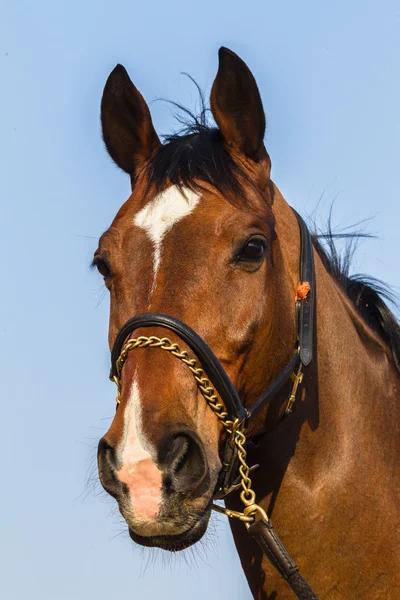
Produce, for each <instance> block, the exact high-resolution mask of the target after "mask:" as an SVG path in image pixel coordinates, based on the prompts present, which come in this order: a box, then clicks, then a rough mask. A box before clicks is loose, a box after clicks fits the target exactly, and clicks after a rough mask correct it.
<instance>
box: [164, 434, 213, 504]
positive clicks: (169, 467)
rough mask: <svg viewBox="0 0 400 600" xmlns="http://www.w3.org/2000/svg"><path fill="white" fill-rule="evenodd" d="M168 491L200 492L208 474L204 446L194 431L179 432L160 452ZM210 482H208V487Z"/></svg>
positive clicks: (165, 443) (168, 440)
mask: <svg viewBox="0 0 400 600" xmlns="http://www.w3.org/2000/svg"><path fill="white" fill-rule="evenodd" d="M160 454H161V455H164V456H160V459H161V462H162V464H163V471H164V483H165V487H166V489H167V490H168V491H174V492H181V493H183V492H185V493H188V492H192V493H196V495H197V494H198V493H199V487H200V486H201V485H202V484H203V483H204V480H205V479H206V476H207V474H208V465H207V460H206V457H205V451H204V446H203V444H202V442H201V440H200V439H199V438H198V436H197V435H196V434H194V433H193V432H190V433H189V432H186V431H185V432H178V433H176V434H175V435H173V436H171V437H169V438H168V439H167V440H166V441H165V442H164V444H163V451H162V452H161V453H160ZM207 485H208V484H206V487H207Z"/></svg>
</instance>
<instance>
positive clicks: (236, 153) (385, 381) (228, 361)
mask: <svg viewBox="0 0 400 600" xmlns="http://www.w3.org/2000/svg"><path fill="white" fill-rule="evenodd" d="M210 106H211V112H212V115H213V118H214V120H215V122H216V125H217V127H210V126H208V125H207V124H206V120H205V118H199V119H197V120H195V122H194V123H193V124H192V125H188V128H187V129H186V130H185V131H183V132H181V133H180V134H176V135H172V136H170V137H168V138H166V140H165V141H164V143H161V142H160V140H159V138H158V136H157V133H156V131H155V129H154V127H153V124H152V120H151V116H150V111H149V108H148V106H147V104H146V102H145V100H144V99H143V97H142V96H141V94H140V93H139V91H138V90H137V89H136V87H135V86H134V85H133V83H132V82H131V80H130V78H129V76H128V74H127V72H126V70H125V69H124V68H123V67H122V66H121V65H118V66H117V67H116V68H115V69H114V70H113V71H112V73H111V74H110V76H109V78H108V80H107V83H106V85H105V88H104V93H103V97H102V103H101V122H102V131H103V139H104V142H105V145H106V148H107V150H108V152H109V154H110V156H111V158H112V159H113V161H114V162H115V163H116V164H117V165H118V166H119V167H120V168H121V169H122V170H123V171H125V172H126V173H128V175H129V176H130V179H131V184H132V193H131V195H130V197H129V198H128V200H127V201H126V202H125V203H124V204H123V205H122V207H121V208H120V210H119V211H118V213H117V215H116V217H115V219H114V221H113V222H112V224H111V226H110V228H109V229H108V230H107V231H106V232H105V233H104V234H103V235H102V236H101V238H100V242H99V246H98V249H97V250H96V252H95V255H94V259H93V265H94V266H95V267H97V269H98V270H99V272H100V274H101V275H102V276H103V277H104V281H105V285H106V286H107V288H108V289H109V292H110V299H111V305H110V325H109V344H110V347H111V348H112V347H113V346H114V344H115V341H116V339H118V338H121V334H119V333H118V332H120V330H121V327H123V326H124V324H125V323H126V322H127V321H129V320H130V319H131V318H132V316H134V315H143V314H147V315H154V314H155V313H157V314H159V313H162V314H163V315H167V316H169V317H166V319H168V318H170V319H172V321H171V322H175V321H174V319H175V320H177V319H179V322H182V323H184V324H187V326H188V328H190V331H194V332H196V334H197V336H198V339H199V340H203V341H204V343H205V344H207V348H209V349H212V351H213V353H214V355H215V357H216V359H215V360H216V361H217V362H218V364H220V365H221V370H223V371H224V372H225V373H226V375H227V377H228V378H229V381H230V382H231V383H232V386H233V388H234V389H235V390H237V397H238V398H239V399H240V403H242V404H243V406H244V407H245V409H244V410H245V413H246V414H247V415H248V414H250V412H251V409H252V407H254V404H255V402H256V401H257V399H258V398H259V397H260V396H261V395H262V394H263V393H264V392H265V390H266V389H267V388H268V386H270V385H271V384H273V382H274V381H276V379H277V378H279V376H280V374H281V373H282V370H284V369H285V367H286V365H287V364H288V361H289V363H290V360H291V357H292V356H293V351H294V342H295V340H296V339H297V338H296V333H297V330H298V314H296V306H298V305H299V304H300V303H301V301H302V300H301V299H300V300H299V297H298V294H299V293H300V292H301V287H302V286H300V287H299V257H300V255H301V251H302V239H301V228H300V227H299V223H300V222H301V221H300V220H299V219H300V217H299V218H298V217H297V216H296V214H295V213H294V211H293V209H292V208H291V207H290V206H289V205H288V204H287V202H286V201H285V199H284V198H283V197H282V195H281V193H280V192H279V190H278V188H277V187H276V185H275V184H274V183H273V182H272V180H271V177H270V172H271V162H270V158H269V155H268V153H267V151H266V148H265V146H264V135H265V115H264V110H263V106H262V102H261V98H260V94H259V91H258V88H257V84H256V82H255V79H254V77H253V75H252V73H251V71H250V70H249V68H248V67H247V65H246V64H245V63H244V62H243V61H242V60H241V59H240V58H239V57H238V56H237V55H236V54H234V53H233V52H231V51H230V50H228V49H226V48H221V49H220V51H219V68H218V73H217V76H216V79H215V81H214V84H213V86H212V91H211V101H210ZM203 117H204V115H203ZM310 247H311V250H310V252H311V255H312V256H311V257H309V260H312V261H313V264H314V265H315V267H314V272H315V289H313V290H312V293H313V294H315V297H314V309H315V331H314V336H313V338H312V340H313V342H312V346H313V347H312V360H310V361H306V362H305V363H304V365H303V366H304V369H303V372H302V373H301V376H300V373H299V372H297V379H296V376H295V377H294V382H295V386H294V385H293V382H292V381H291V379H290V378H285V380H284V382H283V384H282V385H281V387H280V389H279V390H278V391H277V392H276V394H275V395H273V396H271V398H270V400H269V401H268V402H265V403H264V405H263V407H262V410H260V411H258V414H257V416H256V418H255V419H253V420H252V421H251V423H250V424H248V426H247V428H246V435H247V442H248V443H247V445H246V447H245V449H246V451H247V458H246V459H245V460H246V463H247V464H248V465H258V467H257V468H256V469H255V470H251V472H249V471H248V470H247V471H246V473H247V475H248V476H249V480H250V479H251V484H252V488H253V490H254V492H255V493H256V495H257V502H258V508H260V510H261V511H262V513H263V514H264V515H265V518H266V519H267V518H271V516H272V517H273V520H274V523H275V526H276V528H277V530H278V531H279V534H280V537H281V539H282V540H283V542H284V543H285V545H287V546H288V548H289V549H290V553H291V555H292V556H293V557H294V558H295V559H296V561H297V563H298V565H299V566H300V568H301V571H302V573H303V574H304V576H305V577H306V579H307V580H308V581H309V582H310V584H311V585H312V587H313V590H314V592H315V593H316V594H317V595H318V597H319V598H324V599H330V600H333V599H339V598H340V599H343V598H346V599H347V600H350V599H360V598H363V599H364V600H372V599H378V598H380V599H395V598H399V597H400V569H399V562H400V560H399V559H400V527H399V514H400V502H399V479H400V478H399V459H400V402H399V400H400V397H399V395H400V394H399V391H400V390H399V383H400V328H399V325H398V323H397V321H396V319H395V317H394V315H393V314H392V313H391V312H390V310H389V309H388V307H387V305H386V304H385V302H384V299H383V298H382V297H381V295H380V294H379V293H378V290H377V289H376V288H375V287H374V285H373V284H372V283H371V282H370V281H369V280H366V281H364V280H362V279H360V278H354V277H353V278H352V277H350V276H349V275H348V273H346V272H345V271H343V270H341V268H340V261H338V257H337V256H336V255H335V253H334V252H333V254H332V253H329V252H327V251H326V249H324V247H323V246H322V245H321V244H320V243H319V241H318V239H317V238H314V239H313V244H312V246H310ZM302 284H307V282H304V281H303V282H302ZM303 287H304V285H303ZM309 288H310V286H308V288H307V289H306V291H305V294H304V297H307V295H308V294H309V292H310V289H309ZM295 295H296V301H295ZM314 309H313V310H314ZM164 320H165V319H164ZM135 323H136V325H135V331H134V336H135V337H134V338H132V335H133V332H132V331H131V330H130V331H129V332H128V333H129V335H128V334H127V333H126V331H127V330H125V333H124V334H123V338H124V339H123V340H122V342H125V338H127V339H128V341H129V342H130V343H131V344H132V343H133V344H136V345H135V348H140V349H136V350H135V352H125V356H124V360H123V363H122V364H123V365H124V366H123V371H121V369H122V366H121V364H120V371H119V374H120V376H121V377H120V378H116V381H117V383H118V384H119V392H118V410H117V411H116V414H115V417H114V419H113V421H112V424H111V426H110V428H109V430H108V431H107V433H106V434H105V435H104V437H103V438H102V439H101V440H100V442H99V447H98V468H99V476H100V480H101V483H102V485H103V486H104V488H105V490H106V491H107V492H108V493H109V494H111V495H112V496H113V497H114V498H115V499H116V501H117V503H118V506H119V509H120V512H121V514H122V515H123V517H124V519H125V520H126V523H127V525H128V528H129V534H130V536H131V538H132V540H133V541H134V542H135V543H137V544H142V545H144V546H157V547H159V548H163V549H165V550H168V551H172V552H175V551H178V550H181V549H184V548H187V547H188V546H190V545H191V544H194V543H196V542H197V541H198V540H199V539H200V538H201V537H202V536H203V534H204V533H205V531H206V528H207V524H208V521H209V518H210V513H211V509H212V504H213V499H214V496H215V495H216V491H217V490H218V489H219V488H220V481H221V473H222V472H223V470H224V469H225V468H226V459H225V450H226V447H227V445H226V443H227V438H228V437H229V436H228V433H227V431H228V432H229V427H231V429H232V428H235V427H236V425H234V424H232V423H233V422H230V425H229V427H228V426H226V422H225V423H224V419H225V421H226V420H227V416H226V415H227V412H224V406H223V404H224V403H223V398H222V400H221V398H220V399H219V404H218V399H215V398H216V397H214V396H213V397H214V400H215V402H216V403H217V404H216V406H219V409H218V410H219V411H220V414H219V416H220V417H221V414H224V415H225V417H222V418H217V416H218V415H216V414H215V413H216V409H215V406H214V407H212V408H213V410H210V405H209V403H208V400H209V399H210V397H211V395H210V394H211V392H210V391H209V388H207V386H206V389H205V391H206V395H205V393H204V389H203V390H202V389H201V384H199V382H198V381H196V380H195V378H194V377H193V371H195V372H196V373H198V371H196V368H195V367H194V366H193V365H194V362H191V361H193V358H189V353H188V350H187V348H186V345H183V346H182V335H178V333H177V331H178V330H173V327H170V331H167V333H168V339H169V340H170V341H168V342H165V339H166V338H165V335H166V331H165V327H164V326H163V324H162V322H161V321H160V322H158V321H154V322H150V325H151V326H150V327H149V322H147V323H146V327H144V326H143V327H142V326H141V325H140V323H141V321H140V319H139V321H137V320H136V321H135ZM182 327H184V326H182ZM171 329H172V330H171ZM122 331H124V330H122ZM182 331H183V329H182ZM188 331H189V329H188ZM147 334H150V337H146V335H147ZM193 335H194V334H193ZM189 337H190V336H189ZM132 339H133V342H132ZM138 340H139V341H138ZM143 340H144V341H143ZM155 340H156V341H155ZM157 340H159V341H158V342H157ZM160 340H161V342H160ZM157 344H158V348H159V349H153V350H150V347H154V346H156V347H157ZM165 344H170V347H169V350H170V351H169V352H163V351H162V350H161V349H160V348H161V347H162V346H163V345H164V346H165ZM182 347H183V348H184V349H183V350H182ZM171 348H172V350H171ZM164 349H165V348H164ZM120 350H121V347H119V351H120ZM297 351H298V352H300V348H297V349H296V348H295V353H296V352H297ZM172 354H174V355H172ZM179 354H181V356H180V358H181V360H177V359H176V356H177V355H179ZM190 356H191V357H192V354H190ZM310 356H311V355H310ZM195 358H196V357H195ZM197 358H199V357H197ZM206 358H207V356H206ZM182 361H183V362H185V361H186V364H182ZM188 365H189V366H190V365H192V373H191V372H190V369H188V368H187V367H188ZM202 367H203V368H204V370H205V371H206V375H208V372H207V369H206V365H205V364H202ZM295 375H296V374H295ZM114 376H115V369H114ZM210 379H211V377H210ZM200 380H201V381H203V380H202V379H201V377H200ZM210 385H211V384H210ZM199 386H200V387H199ZM203 388H204V386H203ZM295 388H298V390H297V399H296V402H295V403H294V405H293V408H292V410H291V414H287V413H289V412H290V411H288V410H287V408H288V404H287V403H288V397H289V395H290V393H291V391H292V390H295ZM210 389H212V387H210ZM207 394H209V396H207ZM204 398H206V399H207V402H206V401H205V400H204ZM293 401H294V396H293V394H292V404H293ZM221 411H222V412H221ZM235 423H236V421H235ZM224 425H225V426H224ZM243 456H245V455H243ZM235 469H236V467H235ZM249 473H250V474H249ZM234 475H235V474H234ZM236 475H237V472H236ZM242 481H243V478H242ZM236 488H237V486H236V485H232V486H230V487H229V490H228V491H229V492H230V493H228V495H227V496H226V499H225V504H226V506H227V512H228V514H230V516H233V517H234V516H235V515H237V514H240V515H242V517H241V518H242V520H244V521H246V518H247V521H252V522H253V523H254V521H256V520H257V519H258V517H259V515H255V514H250V515H249V512H247V517H246V516H245V517H243V514H245V513H246V511H244V512H240V511H241V510H242V505H241V496H242V494H243V490H242V493H241V494H239V492H238V491H237V489H236ZM251 510H253V509H251ZM256 517H257V519H256ZM247 525H249V523H247ZM231 528H232V532H233V537H234V541H235V544H236V548H237V551H238V553H239V556H240V560H241V564H242V566H243V569H244V572H245V575H246V577H247V580H248V583H249V586H250V589H251V592H252V594H253V596H254V598H258V599H265V598H270V599H277V598H292V597H294V596H293V594H292V592H291V590H290V588H289V587H288V585H287V583H286V582H285V581H284V579H282V578H281V577H280V575H279V574H278V573H277V572H276V571H275V570H274V569H273V568H272V567H271V565H270V563H269V561H268V560H267V559H266V558H265V556H264V555H263V553H262V551H261V548H260V547H259V546H258V545H257V543H256V542H255V540H254V539H252V538H251V537H250V536H249V535H248V533H247V531H246V528H245V527H244V526H243V523H241V522H240V519H235V518H232V520H231ZM313 597H314V596H313Z"/></svg>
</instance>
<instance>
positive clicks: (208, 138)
mask: <svg viewBox="0 0 400 600" xmlns="http://www.w3.org/2000/svg"><path fill="white" fill-rule="evenodd" d="M188 77H189V78H190V79H191V80H192V81H193V83H194V84H195V86H196V88H197V91H198V94H199V101H200V113H199V114H198V115H196V114H195V113H193V112H192V111H190V110H189V109H187V108H186V107H184V106H181V105H180V104H178V103H176V102H172V101H170V100H168V102H169V104H172V105H173V106H174V107H175V108H176V109H177V110H178V111H179V112H178V113H177V114H175V118H176V119H177V121H178V122H179V123H180V125H181V129H180V130H179V131H178V132H176V133H174V134H172V135H164V136H163V140H164V143H163V145H162V146H161V148H160V149H159V150H158V151H157V154H156V155H155V156H154V158H153V159H152V160H151V161H150V163H149V165H148V187H147V189H146V191H145V193H147V192H148V191H149V188H150V187H152V186H155V191H156V193H159V192H161V191H162V190H163V189H164V188H165V187H166V185H167V184H172V185H175V186H177V187H179V188H185V187H186V188H189V189H191V190H193V191H197V192H201V191H202V183H206V184H208V185H210V186H211V187H212V188H214V189H215V190H217V191H218V192H219V193H220V194H222V195H223V196H224V197H225V198H226V200H227V201H228V202H229V203H230V204H232V205H234V206H238V207H240V206H246V205H248V204H249V201H248V199H247V200H246V194H245V192H244V188H243V184H244V183H245V182H246V183H247V184H249V185H250V186H251V187H252V188H253V190H254V191H255V192H256V193H257V194H260V191H259V189H258V188H257V186H256V185H255V184H254V182H253V180H252V179H251V178H250V177H249V176H248V174H247V173H246V171H245V170H244V169H242V168H241V167H240V165H238V164H237V163H236V162H235V161H234V160H233V158H232V156H231V154H230V153H229V151H228V150H227V148H226V146H225V144H224V142H223V139H222V135H221V132H220V130H219V129H218V128H217V127H215V126H213V125H211V124H210V122H209V119H208V115H209V114H210V113H211V111H210V110H209V108H207V105H206V102H205V98H204V94H203V92H202V90H201V89H200V87H199V86H198V85H197V83H196V82H195V81H194V80H193V79H192V78H191V77H190V75H188ZM180 113H181V114H183V115H184V117H183V116H181V114H180Z"/></svg>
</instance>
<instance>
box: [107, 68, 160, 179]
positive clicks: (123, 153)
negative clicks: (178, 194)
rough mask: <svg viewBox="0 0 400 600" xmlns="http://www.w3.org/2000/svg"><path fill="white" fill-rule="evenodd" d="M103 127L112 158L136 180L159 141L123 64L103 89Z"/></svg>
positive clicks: (146, 109)
mask: <svg viewBox="0 0 400 600" xmlns="http://www.w3.org/2000/svg"><path fill="white" fill-rule="evenodd" d="M101 126H102V130H103V139H104V143H105V145H106V148H107V150H108V153H109V155H110V156H111V158H112V159H113V161H114V162H115V163H116V164H117V165H118V166H119V167H120V168H121V169H123V170H124V171H126V172H127V173H129V175H130V176H131V179H132V181H133V180H134V179H135V177H136V173H137V171H138V169H139V168H140V167H141V166H142V165H143V163H144V162H145V161H146V160H147V159H148V158H149V157H150V156H151V154H152V153H153V152H154V150H156V149H157V148H158V147H159V146H160V140H159V139H158V136H157V133H156V131H155V129H154V127H153V122H152V120H151V116H150V111H149V107H148V106H147V104H146V102H145V100H144V98H143V96H142V95H141V93H140V92H139V91H138V90H137V89H136V87H135V86H134V85H133V83H132V81H131V80H130V78H129V75H128V73H127V72H126V70H125V68H124V67H123V66H122V65H117V66H116V67H115V69H114V70H113V71H112V72H111V74H110V75H109V77H108V79H107V82H106V85H105V87H104V91H103V97H102V99H101Z"/></svg>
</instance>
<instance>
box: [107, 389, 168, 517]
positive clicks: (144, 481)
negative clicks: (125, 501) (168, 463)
mask: <svg viewBox="0 0 400 600" xmlns="http://www.w3.org/2000/svg"><path fill="white" fill-rule="evenodd" d="M140 412H141V411H140V394H139V386H138V384H137V382H136V380H135V379H134V380H133V383H132V388H131V394H130V397H129V400H128V403H127V405H126V407H125V412H124V421H125V422H124V436H123V441H122V447H121V448H120V450H119V459H120V462H121V464H122V467H121V469H120V470H119V471H117V475H118V479H119V480H120V481H122V482H123V483H125V484H126V485H127V487H128V489H129V494H130V500H131V506H132V511H133V514H134V516H135V518H138V519H141V520H144V521H153V520H155V519H156V518H157V515H158V512H159V508H160V504H161V499H162V474H161V471H160V469H159V468H158V466H157V464H156V463H155V462H154V460H153V457H152V453H151V450H152V448H151V446H150V444H149V443H148V442H147V441H146V439H145V437H144V434H143V431H142V427H141V416H140ZM153 454H154V453H153Z"/></svg>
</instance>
